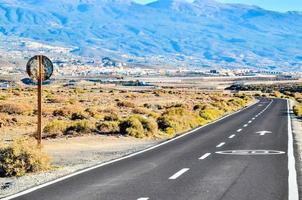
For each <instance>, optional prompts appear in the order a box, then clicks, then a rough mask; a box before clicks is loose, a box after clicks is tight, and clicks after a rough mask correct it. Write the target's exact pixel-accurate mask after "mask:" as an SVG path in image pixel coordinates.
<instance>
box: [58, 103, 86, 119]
mask: <svg viewBox="0 0 302 200" xmlns="http://www.w3.org/2000/svg"><path fill="white" fill-rule="evenodd" d="M83 110H84V109H83V108H82V107H81V106H80V105H68V106H64V107H63V108H58V109H56V110H54V111H53V116H56V117H58V116H60V117H68V118H70V117H71V115H72V113H77V112H78V113H79V112H83Z"/></svg>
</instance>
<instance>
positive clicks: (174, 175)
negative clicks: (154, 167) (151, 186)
mask: <svg viewBox="0 0 302 200" xmlns="http://www.w3.org/2000/svg"><path fill="white" fill-rule="evenodd" d="M189 169H190V168H183V169H181V170H179V171H178V172H176V173H175V174H173V175H172V176H171V177H170V178H169V179H170V180H175V179H177V178H178V177H180V176H181V175H183V174H184V173H186V172H187V171H188V170H189Z"/></svg>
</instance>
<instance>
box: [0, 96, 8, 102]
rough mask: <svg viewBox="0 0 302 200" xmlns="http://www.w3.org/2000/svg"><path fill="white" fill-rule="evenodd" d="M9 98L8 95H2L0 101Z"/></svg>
mask: <svg viewBox="0 0 302 200" xmlns="http://www.w3.org/2000/svg"><path fill="white" fill-rule="evenodd" d="M7 99H8V96H7V95H0V101H5V100H7Z"/></svg>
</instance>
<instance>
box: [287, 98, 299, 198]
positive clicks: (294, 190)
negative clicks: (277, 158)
mask: <svg viewBox="0 0 302 200" xmlns="http://www.w3.org/2000/svg"><path fill="white" fill-rule="evenodd" d="M289 111H290V109H289V100H287V116H288V117H287V118H288V151H287V156H288V199H289V200H299V192H298V179H297V172H296V161H295V156H294V141H293V140H294V139H293V132H292V123H291V118H290V112H289Z"/></svg>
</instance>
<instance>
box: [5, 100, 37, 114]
mask: <svg viewBox="0 0 302 200" xmlns="http://www.w3.org/2000/svg"><path fill="white" fill-rule="evenodd" d="M32 111H33V109H32V107H31V106H30V105H28V104H26V103H4V104H0V112H2V113H7V114H19V115H22V114H30V113H32Z"/></svg>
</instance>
